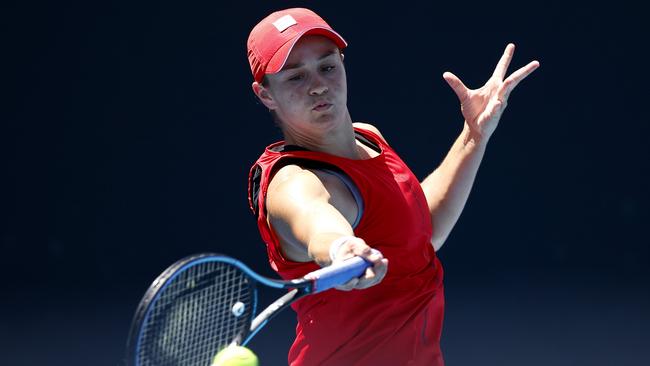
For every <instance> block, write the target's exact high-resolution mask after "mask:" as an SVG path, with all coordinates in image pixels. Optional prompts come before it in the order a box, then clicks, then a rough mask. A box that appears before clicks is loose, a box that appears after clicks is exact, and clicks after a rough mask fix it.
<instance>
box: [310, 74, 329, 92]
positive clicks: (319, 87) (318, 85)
mask: <svg viewBox="0 0 650 366" xmlns="http://www.w3.org/2000/svg"><path fill="white" fill-rule="evenodd" d="M312 80H313V81H312V83H311V86H310V87H309V95H323V94H327V92H328V91H329V89H328V88H327V85H326V84H325V83H323V80H322V78H321V77H320V76H314V78H313V79H312Z"/></svg>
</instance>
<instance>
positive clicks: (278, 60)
mask: <svg viewBox="0 0 650 366" xmlns="http://www.w3.org/2000/svg"><path fill="white" fill-rule="evenodd" d="M308 34H317V35H321V36H325V37H327V38H329V39H331V40H332V41H334V43H336V45H337V46H338V48H340V49H343V48H345V47H346V46H347V45H348V44H347V42H345V40H344V39H343V37H341V36H340V35H339V34H338V33H336V32H335V31H334V30H333V29H332V27H330V26H329V25H328V24H327V23H325V21H324V20H323V19H322V18H321V17H319V16H318V14H316V13H314V12H313V11H311V10H309V9H303V8H293V9H285V10H280V11H277V12H275V13H272V14H271V15H269V16H267V17H266V18H264V19H262V21H261V22H259V23H257V25H256V26H255V28H253V30H252V31H251V33H250V35H249V36H248V62H249V63H250V66H251V71H252V72H253V77H254V78H255V81H257V82H261V81H262V79H263V78H264V75H265V74H273V73H276V72H278V71H280V70H282V67H283V66H284V64H285V62H287V58H288V57H289V53H291V50H292V49H293V46H294V45H295V44H296V42H298V40H299V39H300V37H302V36H305V35H308Z"/></svg>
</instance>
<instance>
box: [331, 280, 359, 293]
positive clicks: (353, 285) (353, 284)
mask: <svg viewBox="0 0 650 366" xmlns="http://www.w3.org/2000/svg"><path fill="white" fill-rule="evenodd" d="M359 281H360V280H359V279H358V278H353V279H351V280H350V281H348V282H346V283H344V284H342V285H339V286H336V289H337V290H343V291H350V290H354V289H355V288H357V285H358V284H359Z"/></svg>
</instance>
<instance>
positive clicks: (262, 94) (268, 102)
mask: <svg viewBox="0 0 650 366" xmlns="http://www.w3.org/2000/svg"><path fill="white" fill-rule="evenodd" d="M251 86H252V87H253V93H255V95H256V96H257V99H259V100H260V102H262V104H264V106H266V108H268V109H269V110H273V109H275V108H276V105H275V100H274V99H273V96H271V93H270V92H269V90H268V89H267V88H266V87H264V86H263V85H262V84H260V83H258V82H257V81H254V82H253V85H251Z"/></svg>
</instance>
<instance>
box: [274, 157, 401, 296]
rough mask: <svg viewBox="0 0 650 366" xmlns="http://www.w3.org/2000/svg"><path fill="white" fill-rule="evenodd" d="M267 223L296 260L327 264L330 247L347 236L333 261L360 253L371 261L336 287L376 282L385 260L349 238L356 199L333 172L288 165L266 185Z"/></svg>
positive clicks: (358, 240) (384, 272)
mask: <svg viewBox="0 0 650 366" xmlns="http://www.w3.org/2000/svg"><path fill="white" fill-rule="evenodd" d="M266 208H267V217H268V223H269V226H270V227H271V229H272V230H273V231H274V232H275V234H276V236H277V237H278V239H279V241H280V246H281V249H282V252H283V254H284V256H285V257H286V258H287V259H289V260H292V261H296V262H310V261H314V262H316V263H317V264H319V265H320V266H328V265H330V264H331V263H332V260H331V258H330V246H331V245H332V243H333V242H334V241H336V240H337V239H339V238H342V237H351V238H350V239H349V240H347V241H345V243H344V244H343V245H341V247H340V248H339V249H338V251H337V252H336V253H335V254H336V255H335V258H336V260H335V261H341V260H344V259H347V258H349V257H352V256H355V255H357V256H361V257H364V258H365V259H367V260H368V261H370V262H372V263H373V266H372V267H370V268H368V270H367V271H366V274H365V275H364V276H363V277H362V278H361V279H359V280H358V281H356V280H353V281H351V282H349V283H348V284H346V285H345V286H343V287H339V288H340V289H352V288H366V287H369V286H372V285H375V284H377V283H379V282H380V281H381V280H382V279H383V277H384V276H385V274H386V269H387V265H388V262H387V260H386V259H385V258H383V256H382V255H381V253H378V252H375V253H373V252H372V251H371V248H370V247H369V246H368V245H367V244H366V243H365V242H364V241H363V239H361V238H355V237H353V235H354V232H353V230H352V226H351V225H350V222H351V220H353V218H354V217H356V212H357V211H356V210H357V209H358V208H357V207H356V203H355V201H354V198H353V197H352V195H351V194H350V192H349V191H348V190H347V188H346V187H345V186H344V185H343V184H342V183H341V182H340V180H338V178H335V177H333V176H329V175H328V174H326V173H323V174H319V173H317V172H312V171H310V170H306V169H302V168H300V167H298V166H296V165H288V166H285V167H283V168H282V169H280V170H279V171H278V172H277V173H276V174H275V176H274V177H273V179H272V181H271V183H270V184H269V188H268V192H267V195H266Z"/></svg>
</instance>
